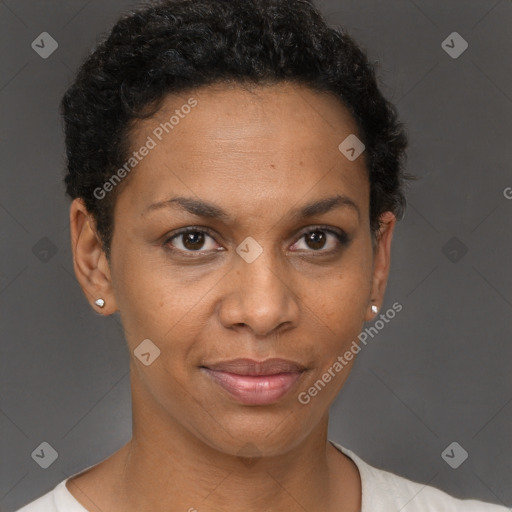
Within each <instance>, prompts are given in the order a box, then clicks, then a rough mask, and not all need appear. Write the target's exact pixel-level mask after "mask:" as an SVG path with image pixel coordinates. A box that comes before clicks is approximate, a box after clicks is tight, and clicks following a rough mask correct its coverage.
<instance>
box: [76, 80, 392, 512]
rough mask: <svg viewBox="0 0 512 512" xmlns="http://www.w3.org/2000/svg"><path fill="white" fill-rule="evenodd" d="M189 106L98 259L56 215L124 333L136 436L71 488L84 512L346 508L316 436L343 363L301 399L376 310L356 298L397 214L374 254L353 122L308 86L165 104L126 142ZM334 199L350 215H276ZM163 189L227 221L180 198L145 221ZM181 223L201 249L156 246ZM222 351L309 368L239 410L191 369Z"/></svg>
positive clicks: (127, 196)
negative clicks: (271, 396)
mask: <svg viewBox="0 0 512 512" xmlns="http://www.w3.org/2000/svg"><path fill="white" fill-rule="evenodd" d="M191 96H192V97H194V98H195V99H196V100H197V101H198V104H197V106H196V107H195V108H194V109H192V111H191V112H190V113H189V114H188V115H187V116H185V117H184V118H183V119H180V122H179V125H177V126H175V128H174V130H173V131H172V132H171V133H169V134H166V135H165V136H164V137H163V138H162V141H161V142H158V144H157V146H156V147H155V148H154V149H152V150H151V151H150V152H149V154H148V155H147V156H146V157H145V158H144V159H143V160H142V161H141V162H140V163H139V164H138V165H137V167H136V170H134V171H132V174H130V175H129V178H127V179H126V183H124V184H123V189H122V192H121V193H120V194H119V197H118V199H117V203H116V207H115V215H114V223H115V224H114V225H115V228H114V235H113V241H112V253H111V258H110V261H109V260H108V259H107V258H106V256H105V254H104V252H103V251H102V249H101V243H100V239H99V236H98V235H97V233H96V230H95V227H94V222H93V219H92V217H91V216H90V215H89V214H88V212H87V210H86V208H85V207H84V205H83V202H82V201H81V200H80V199H77V200H75V201H73V203H72V205H71V211H70V218H71V238H72V248H73V255H74V268H75V272H76V276H77V278H78V281H79V282H80V285H81V286H82V289H83V291H84V293H85V295H86V296H87V298H88V300H89V301H90V303H91V305H92V307H93V308H95V310H96V311H98V312H99V313H101V314H103V315H111V314H113V313H115V312H119V315H120V317H121V319H122V323H123V326H124V329H125V335H126V340H127V343H128V346H129V349H130V353H131V356H132V357H131V364H130V370H131V388H132V408H133V437H132V439H131V441H130V442H129V443H127V444H126V445H125V446H124V447H122V448H121V449H120V450H119V451H118V452H116V453H115V454H113V455H112V456H111V457H109V458H108V459H106V460H105V461H103V462H102V463H100V464H98V465H97V466H95V467H94V468H92V469H91V470H89V471H87V472H85V473H82V474H81V475H79V476H77V477H75V478H74V479H71V480H69V481H68V489H69V490H70V492H71V493H72V494H73V495H74V496H75V497H76V499H77V500H78V501H79V502H80V503H82V504H83V506H84V507H85V508H86V509H88V510H90V511H91V512H97V511H101V512H117V511H123V512H131V511H138V512H140V511H141V510H152V511H155V512H160V511H162V512H163V511H165V512H169V511H171V512H173V511H187V510H194V509H197V510H198V511H220V510H223V511H234V510H244V511H248V512H252V511H258V512H259V511H261V510H272V511H287V512H290V511H302V512H303V511H304V510H308V511H314V510H324V511H333V512H334V511H336V512H359V510H360V507H361V481H360V475H359V472H358V470H357V468H356V466H355V464H354V463H353V462H352V461H351V460H350V459H349V458H348V457H346V456H345V455H344V454H342V453H341V452H339V451H338V450H336V449H335V448H334V447H333V446H332V445H331V444H330V443H328V441H327V425H328V409H329V406H330V405H331V403H332V402H333V400H334V398H335V397H336V395H337V393H338V392H339V390H340V389H341V387H342V386H343V384H344V382H345V380H346V378H347V376H348V374H349V371H350V369H351V367H352V365H353V363H354V359H353V360H352V361H350V362H349V364H348V366H346V367H345V368H344V369H343V371H341V372H339V373H337V374H336V377H335V378H333V379H332V380H331V381H330V382H329V383H328V384H327V385H326V386H325V388H324V389H323V390H322V391H321V392H319V393H318V395H317V396H315V397H314V398H312V399H311V401H310V402H309V403H308V404H307V405H304V404H301V403H300V402H299V400H298V394H299V393H300V392H301V391H305V390H307V389H308V388H310V387H311V386H312V385H313V384H314V382H315V381H317V380H318V379H320V378H321V377H322V374H324V373H325V372H326V371H327V370H328V369H329V368H330V367H331V366H332V365H333V363H334V361H336V358H337V356H339V355H342V354H343V353H344V352H345V351H346V350H348V349H349V347H350V345H351V343H352V342H353V340H357V335H358V334H359V333H360V332H361V330H362V328H363V324H364V322H366V321H370V320H371V319H372V318H374V316H375V314H374V313H372V311H371V305H372V304H376V305H377V306H380V305H381V304H382V301H383V297H384V292H385V287H386V281H387V277H388V272H389V265H390V248H391V239H392V234H393V229H394V226H395V222H396V218H395V216H394V215H393V214H392V213H391V212H386V213H384V214H383V215H382V217H381V221H382V227H381V230H380V232H379V235H378V238H377V240H376V243H375V245H373V244H372V237H371V231H370V224H369V182H368V177H367V172H366V169H365V159H364V153H363V154H362V155H361V156H360V157H359V158H357V159H356V160H355V161H352V162H351V161H349V160H348V159H347V158H345V157H344V156H343V155H342V154H341V153H340V151H339V150H338V145H339V144H340V142H341V141H342V140H344V139H345V138H346V137H347V136H348V135H349V134H357V133H358V131H357V126H356V124H355V122H354V120H353V118H352V117H351V116H350V114H349V112H348V111H347V110H346V109H345V107H344V106H343V105H342V104H341V103H340V102H339V101H338V100H337V99H336V98H334V97H332V96H330V95H328V94H326V93H319V92H315V91H313V90H311V89H309V88H307V87H306V86H299V85H297V84H287V83H280V84H277V85H270V86H254V87H253V88H251V89H248V88H244V87H242V86H240V85H222V86H221V85H216V86H208V87H204V88H200V89H196V90H194V91H192V93H190V94H183V95H178V96H176V95H173V96H168V97H167V98H166V100H165V102H164V104H163V106H162V107H161V109H160V110H159V112H158V113H157V114H156V115H155V116H154V117H153V118H151V119H145V120H144V121H139V122H138V124H137V125H136V127H135V129H134V130H133V132H132V134H131V140H132V147H133V148H139V147H140V146H141V145H143V144H144V143H145V141H146V140H147V136H148V135H151V133H152V131H153V130H154V129H155V127H156V126H158V124H159V123H160V122H163V121H166V120H168V119H169V117H170V116H171V115H172V113H173V112H174V111H175V109H177V108H180V106H181V105H183V104H184V103H186V102H187V100H188V99H189V98H190V97H191ZM337 194H339V195H342V196H347V197H348V198H350V199H351V200H352V201H353V203H354V204H355V205H356V207H357V211H356V208H351V207H347V206H341V207H337V208H333V209H331V210H330V211H328V212H326V213H324V214H317V215H315V216H313V217H308V218H292V217H291V215H290V212H291V211H292V210H293V209H295V208H298V207H301V206H303V205H305V204H308V203H310V202H312V201H317V200H320V199H324V198H327V197H332V196H333V195H337ZM175 196H186V197H191V198H194V199H200V200H202V201H208V202H211V203H214V204H215V205H217V206H218V207H220V208H222V209H223V210H225V211H226V212H227V213H228V214H229V216H230V219H229V220H220V219H211V218H204V217H198V216H196V215H193V214H191V213H189V212H186V211H184V210H183V209H180V207H179V206H178V205H174V206H173V207H162V208H158V209H152V210H149V211H148V207H149V206H150V205H152V204H154V203H158V202H163V201H166V200H168V199H170V198H171V197H175ZM318 225H320V226H324V228H328V227H330V228H332V229H334V230H336V229H338V230H342V231H344V232H345V233H346V234H347V235H348V236H349V238H350V242H349V243H348V245H346V246H344V245H342V244H340V243H339V242H337V239H336V238H335V236H333V235H332V234H329V233H328V232H325V231H322V233H323V234H324V235H326V239H325V244H324V246H322V244H318V243H317V245H315V243H314V241H310V239H309V238H308V237H307V236H304V235H305V233H304V232H305V231H308V230H310V231H315V229H314V228H317V226H318ZM187 226H199V227H207V228H210V229H211V230H212V236H211V237H210V236H208V235H205V244H204V245H203V246H202V247H201V248H200V251H199V252H202V254H199V255H198V252H197V251H196V252H195V253H194V252H193V246H191V245H190V244H188V245H186V240H187V239H186V238H184V237H176V238H174V239H173V240H172V241H170V242H167V246H166V241H167V240H168V239H169V238H170V237H171V236H172V235H173V234H174V233H175V232H176V231H177V230H178V229H180V228H184V227H187ZM317 229H320V228H317ZM248 236H250V237H252V238H253V239H255V240H256V241H257V242H258V243H259V244H260V246H261V247H262V248H263V252H262V253H261V255H260V256H259V257H258V258H257V259H256V260H255V261H253V262H252V263H247V262H246V261H245V260H244V259H242V258H241V257H240V256H239V255H238V254H237V252H236V251H235V249H236V248H237V246H238V245H239V244H241V242H242V241H243V240H244V239H245V238H246V237H248ZM169 246H171V247H173V246H174V248H175V250H174V251H172V250H169V249H168V247H169ZM166 247H167V249H166ZM190 247H192V249H190ZM217 248H222V250H220V251H215V249H217ZM187 249H188V255H189V257H187V256H184V255H183V253H184V252H185V251H187ZM331 249H332V250H333V251H334V252H332V253H331V254H330V255H326V254H325V253H326V252H329V251H330V250H331ZM98 297H102V298H103V299H104V300H105V307H104V308H102V309H100V308H98V307H97V306H95V305H94V300H95V299H96V298H98ZM146 338H149V339H151V340H152V341H153V342H154V344H155V345H156V346H158V348H159V349H160V351H161V353H160V356H159V357H158V358H157V359H155V361H154V362H153V363H152V364H150V365H149V366H145V365H143V364H141V362H140V360H139V359H138V358H136V357H135V356H134V354H133V351H134V350H135V348H136V347H137V346H138V345H139V344H140V343H141V341H142V340H144V339H146ZM236 357H247V358H252V359H255V360H259V361H261V360H264V359H267V358H270V357H280V358H284V359H289V360H293V361H296V362H298V363H301V364H303V365H304V366H306V368H307V370H306V371H305V372H304V373H303V374H302V376H301V378H300V380H299V382H298V384H297V386H296V387H295V388H294V389H293V390H292V391H291V392H290V393H288V394H287V395H285V396H284V397H283V398H281V399H280V400H279V401H278V402H276V403H273V404H270V405H259V406H255V405H243V404H241V403H239V402H237V401H236V400H234V399H233V398H232V397H231V396H230V395H228V394H227V393H226V392H225V391H224V390H223V389H221V388H220V387H219V386H218V385H217V384H216V383H214V382H212V380H211V379H210V378H209V377H208V375H205V373H204V372H203V371H202V370H200V368H199V367H200V365H202V364H205V363H213V362H218V361H222V360H228V359H233V358H236ZM248 443H250V444H249V445H248ZM245 455H253V458H252V459H247V457H244V456H245Z"/></svg>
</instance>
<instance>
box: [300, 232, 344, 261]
mask: <svg viewBox="0 0 512 512" xmlns="http://www.w3.org/2000/svg"><path fill="white" fill-rule="evenodd" d="M301 241H303V242H304V243H303V244H302V247H301V246H300V245H301V244H299V242H301ZM348 243H349V239H348V236H347V235H346V233H344V232H343V231H341V230H340V231H339V232H338V231H337V230H336V231H335V230H334V229H327V228H322V227H315V228H313V229H309V230H308V231H307V232H305V233H303V234H302V235H301V237H300V238H299V240H298V241H297V242H296V243H295V244H294V245H293V246H292V248H294V249H295V250H305V251H311V250H312V251H313V252H321V253H327V254H329V253H334V252H337V251H338V250H339V249H340V248H341V246H346V245H348Z"/></svg>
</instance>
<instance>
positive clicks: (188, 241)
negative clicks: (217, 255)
mask: <svg viewBox="0 0 512 512" xmlns="http://www.w3.org/2000/svg"><path fill="white" fill-rule="evenodd" d="M180 236H182V237H183V238H182V243H183V246H184V247H185V249H189V250H191V251H197V250H198V249H201V248H202V247H203V244H204V233H200V232H199V231H195V232H192V233H185V234H182V235H180Z"/></svg>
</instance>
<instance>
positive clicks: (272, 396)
mask: <svg viewBox="0 0 512 512" xmlns="http://www.w3.org/2000/svg"><path fill="white" fill-rule="evenodd" d="M203 369H204V370H205V371H206V372H207V373H208V375H210V377H212V379H213V380H214V381H215V382H216V383H217V384H219V386H220V387H221V388H222V389H224V390H225V391H227V392H228V393H229V394H230V395H231V396H232V397H233V398H235V399H236V400H237V401H238V402H241V403H243V404H245V405H268V404H273V403H275V402H277V401H278V400H279V399H280V398H282V397H283V396H284V395H286V393H288V392H289V391H290V390H291V389H292V388H293V387H294V386H295V384H296V383H297V381H298V380H299V379H300V377H301V375H302V372H294V373H279V374H276V375H257V376H256V375H237V374H234V373H227V372H221V371H215V370H210V369H209V368H203Z"/></svg>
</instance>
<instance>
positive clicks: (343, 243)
mask: <svg viewBox="0 0 512 512" xmlns="http://www.w3.org/2000/svg"><path fill="white" fill-rule="evenodd" d="M315 231H321V232H324V233H328V234H331V235H334V237H335V238H336V240H337V241H338V244H339V246H338V247H336V248H335V249H331V250H329V251H324V250H322V249H318V250H316V251H315V250H314V249H310V250H308V251H307V252H311V253H317V254H321V255H332V254H335V253H337V252H339V250H340V248H342V247H347V246H348V245H349V243H350V242H351V239H350V238H349V237H348V235H347V234H346V233H345V232H344V231H341V230H340V231H339V232H338V231H337V230H334V229H332V228H330V227H325V226H314V227H312V228H309V229H308V230H307V231H304V232H303V233H301V234H300V236H299V237H298V238H297V241H296V242H294V244H295V243H297V242H298V241H300V240H301V239H302V238H304V237H305V236H306V235H309V234H311V233H314V232H315ZM187 233H203V234H206V235H208V236H210V237H211V238H213V239H214V240H215V236H214V233H213V231H212V230H211V229H209V228H206V227H198V226H197V227H196V226H189V227H186V228H183V229H180V230H179V231H176V232H175V233H173V234H172V235H171V236H169V237H168V238H166V240H165V241H164V244H163V245H164V247H165V248H166V249H168V250H170V251H172V252H179V253H181V254H183V255H186V257H194V256H204V255H205V254H212V253H214V252H217V251H218V250H217V251H184V250H182V249H177V248H175V247H172V246H171V245H170V243H171V242H172V241H173V240H174V239H175V238H178V237H179V236H181V235H186V234H187Z"/></svg>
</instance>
